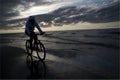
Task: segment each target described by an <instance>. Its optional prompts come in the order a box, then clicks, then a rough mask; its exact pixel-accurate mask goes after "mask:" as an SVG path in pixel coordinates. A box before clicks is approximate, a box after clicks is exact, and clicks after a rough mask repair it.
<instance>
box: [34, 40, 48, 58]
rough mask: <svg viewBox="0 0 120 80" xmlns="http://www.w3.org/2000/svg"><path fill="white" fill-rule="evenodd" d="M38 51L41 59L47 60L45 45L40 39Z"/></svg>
mask: <svg viewBox="0 0 120 80" xmlns="http://www.w3.org/2000/svg"><path fill="white" fill-rule="evenodd" d="M36 52H37V55H38V58H39V59H41V60H45V57H46V51H45V47H44V45H43V44H42V43H41V42H40V41H39V40H38V44H37V50H36Z"/></svg>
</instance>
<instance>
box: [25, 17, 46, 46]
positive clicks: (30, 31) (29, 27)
mask: <svg viewBox="0 0 120 80" xmlns="http://www.w3.org/2000/svg"><path fill="white" fill-rule="evenodd" d="M35 27H36V28H37V29H38V31H39V33H40V35H42V34H44V33H45V32H43V31H42V30H41V28H40V26H39V25H38V23H37V22H36V21H35V18H34V16H30V17H29V18H28V20H27V22H26V27H25V34H26V35H28V36H29V37H30V48H32V42H33V40H34V41H36V39H37V35H35V32H34V29H35Z"/></svg>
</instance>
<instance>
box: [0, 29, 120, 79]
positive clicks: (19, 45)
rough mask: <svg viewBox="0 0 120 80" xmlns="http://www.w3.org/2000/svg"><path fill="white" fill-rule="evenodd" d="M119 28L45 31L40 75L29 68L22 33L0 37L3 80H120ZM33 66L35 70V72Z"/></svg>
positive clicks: (38, 65) (5, 34)
mask: <svg viewBox="0 0 120 80" xmlns="http://www.w3.org/2000/svg"><path fill="white" fill-rule="evenodd" d="M119 34H120V32H119V28H107V29H88V30H87V29H86V30H64V31H62V30H61V31H46V34H44V35H42V36H38V38H39V39H40V40H41V42H42V43H43V44H44V46H45V48H46V59H45V60H44V61H43V62H42V61H39V62H38V63H39V64H36V62H37V61H36V62H35V63H33V64H35V65H37V71H38V72H37V73H35V74H33V73H31V67H30V66H29V67H28V66H27V63H26V60H27V53H26V48H25V41H26V40H27V39H29V38H28V37H27V36H26V35H25V34H24V33H23V32H19V33H2V34H0V57H1V60H0V62H1V66H0V67H1V71H0V72H1V73H0V78H1V79H29V78H45V79H118V78H119ZM33 68H34V67H32V69H33ZM35 69H36V67H35Z"/></svg>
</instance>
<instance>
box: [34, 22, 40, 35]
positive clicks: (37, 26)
mask: <svg viewBox="0 0 120 80" xmlns="http://www.w3.org/2000/svg"><path fill="white" fill-rule="evenodd" d="M35 26H36V28H37V29H38V30H39V32H40V33H41V32H42V30H41V28H40V26H39V25H38V23H37V22H35Z"/></svg>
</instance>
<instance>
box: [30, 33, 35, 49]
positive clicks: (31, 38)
mask: <svg viewBox="0 0 120 80" xmlns="http://www.w3.org/2000/svg"><path fill="white" fill-rule="evenodd" d="M33 39H34V36H33V35H32V34H31V35H30V48H32V42H33Z"/></svg>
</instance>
